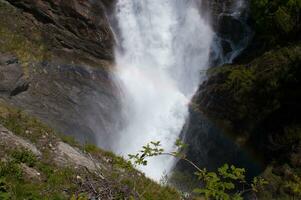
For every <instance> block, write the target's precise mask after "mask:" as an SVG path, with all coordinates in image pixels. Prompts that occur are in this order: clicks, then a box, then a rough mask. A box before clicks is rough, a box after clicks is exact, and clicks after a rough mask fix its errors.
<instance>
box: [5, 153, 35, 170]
mask: <svg viewBox="0 0 301 200" xmlns="http://www.w3.org/2000/svg"><path fill="white" fill-rule="evenodd" d="M11 156H12V158H13V159H14V161H15V162H17V163H25V164H27V166H29V167H33V166H34V165H35V164H36V162H37V158H36V156H35V155H34V154H33V153H32V152H31V151H30V150H27V149H22V150H14V151H13V152H12V155H11Z"/></svg>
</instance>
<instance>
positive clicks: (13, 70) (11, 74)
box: [0, 54, 29, 96]
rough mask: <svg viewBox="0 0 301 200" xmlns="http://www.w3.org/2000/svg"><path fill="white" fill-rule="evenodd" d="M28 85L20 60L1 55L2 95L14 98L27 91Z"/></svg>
mask: <svg viewBox="0 0 301 200" xmlns="http://www.w3.org/2000/svg"><path fill="white" fill-rule="evenodd" d="M28 84H29V82H28V81H27V80H26V79H25V78H24V73H23V70H22V67H21V65H20V64H19V62H18V59H17V58H16V57H14V56H11V55H8V54H0V94H1V95H6V96H14V95H16V94H18V93H21V92H23V91H26V89H27V88H28Z"/></svg>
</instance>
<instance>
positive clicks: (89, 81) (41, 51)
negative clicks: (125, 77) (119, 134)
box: [0, 0, 121, 148]
mask: <svg viewBox="0 0 301 200" xmlns="http://www.w3.org/2000/svg"><path fill="white" fill-rule="evenodd" d="M112 2H113V1H106V0H103V1H102V0H101V1H96V0H68V1H65V0H25V1H24V0H22V1H21V0H6V1H4V0H2V1H0V36H1V40H0V44H1V45H0V98H1V99H4V100H5V101H6V102H8V103H10V104H12V105H14V106H17V107H19V108H21V109H24V110H26V111H27V112H28V113H30V114H33V115H34V116H36V117H38V118H40V119H42V120H43V121H44V122H46V123H47V124H50V125H51V126H52V127H54V128H56V129H57V130H58V131H60V132H63V133H66V134H68V135H72V136H75V137H76V138H77V139H79V140H80V141H82V142H86V141H89V142H92V143H97V144H99V145H101V146H102V147H104V148H109V144H110V140H111V139H112V138H113V133H115V132H116V129H118V127H119V122H118V119H117V116H119V115H120V110H121V108H120V104H119V100H118V99H119V96H118V87H117V86H116V85H114V83H113V81H112V80H111V78H110V75H109V74H110V70H111V69H112V68H113V44H114V38H113V34H112V32H111V29H110V26H109V23H108V20H107V17H106V13H105V12H106V9H110V6H112Z"/></svg>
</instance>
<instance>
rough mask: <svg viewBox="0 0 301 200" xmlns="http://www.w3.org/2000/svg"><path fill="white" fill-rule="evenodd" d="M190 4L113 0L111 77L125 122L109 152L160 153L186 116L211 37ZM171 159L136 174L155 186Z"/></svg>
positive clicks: (169, 148)
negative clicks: (156, 147)
mask: <svg viewBox="0 0 301 200" xmlns="http://www.w3.org/2000/svg"><path fill="white" fill-rule="evenodd" d="M199 12H200V9H199V8H198V6H197V4H196V2H195V1H194V0H118V1H117V5H116V17H117V21H118V31H116V33H117V35H118V36H117V38H118V46H117V47H116V63H117V71H116V74H115V75H116V76H117V78H118V79H119V81H120V83H121V84H122V89H123V93H124V99H123V106H124V108H125V113H126V118H127V119H125V120H126V121H127V123H126V125H125V127H124V129H123V130H121V131H120V133H119V134H120V135H119V138H118V139H116V142H115V144H114V146H113V149H114V151H115V152H118V153H121V154H123V155H127V154H128V153H136V152H137V151H138V150H139V149H141V147H142V146H143V145H145V144H146V143H148V142H150V141H161V143H162V144H163V145H164V146H163V148H164V149H165V150H166V151H172V150H173V149H174V142H175V141H176V139H177V138H178V137H179V135H180V132H181V129H182V127H183V125H184V123H185V120H186V118H187V116H188V103H189V101H190V98H191V97H192V95H193V94H194V92H195V91H196V89H197V86H198V85H199V83H200V81H201V80H202V75H201V72H202V71H204V70H205V69H206V68H207V66H208V59H209V53H210V46H211V42H212V35H213V33H212V31H211V29H210V26H209V25H208V24H207V23H206V22H205V20H204V19H202V17H201V15H200V13H199ZM173 164H174V158H171V157H163V156H162V157H158V158H154V159H152V160H151V161H150V162H149V164H148V166H146V167H143V168H141V170H143V171H144V172H145V173H146V175H147V176H149V177H151V178H153V179H155V180H159V179H160V178H161V177H162V175H163V173H164V172H166V173H168V172H169V171H170V170H171V168H172V166H173Z"/></svg>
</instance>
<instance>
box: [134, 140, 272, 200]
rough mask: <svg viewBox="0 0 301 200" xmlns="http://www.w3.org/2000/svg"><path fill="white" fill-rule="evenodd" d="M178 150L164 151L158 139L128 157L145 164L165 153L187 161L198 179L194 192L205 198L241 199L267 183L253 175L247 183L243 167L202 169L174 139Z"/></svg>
mask: <svg viewBox="0 0 301 200" xmlns="http://www.w3.org/2000/svg"><path fill="white" fill-rule="evenodd" d="M176 146H177V148H178V151H175V152H164V149H162V148H161V144H160V141H158V142H150V143H149V144H146V145H145V146H143V147H142V150H141V151H140V152H139V153H137V154H130V155H129V157H130V159H132V160H133V161H134V163H135V164H137V165H147V158H149V157H154V156H160V155H167V156H174V157H176V158H179V159H182V160H184V161H186V162H188V163H189V164H190V165H192V166H193V167H194V169H195V170H196V172H195V175H196V176H197V178H198V179H199V180H200V185H201V186H200V187H199V188H196V189H194V193H196V194H200V195H201V196H204V197H205V198H206V199H216V200H242V199H243V195H244V194H245V193H247V192H253V193H255V192H259V191H261V190H262V189H263V186H264V185H266V184H268V182H267V181H266V180H264V179H263V178H261V177H255V178H254V179H253V181H252V183H251V184H250V185H249V184H248V183H247V181H246V180H245V173H246V171H245V169H243V168H236V167H235V166H233V165H232V166H229V165H228V164H225V165H224V166H222V167H220V168H219V169H218V171H217V172H208V171H207V170H206V169H205V168H204V169H202V168H200V167H198V166H197V165H195V164H194V163H193V162H192V161H190V160H189V159H187V158H186V156H185V154H184V153H182V152H183V148H185V147H186V145H185V144H184V143H182V142H181V141H180V140H177V141H176Z"/></svg>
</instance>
